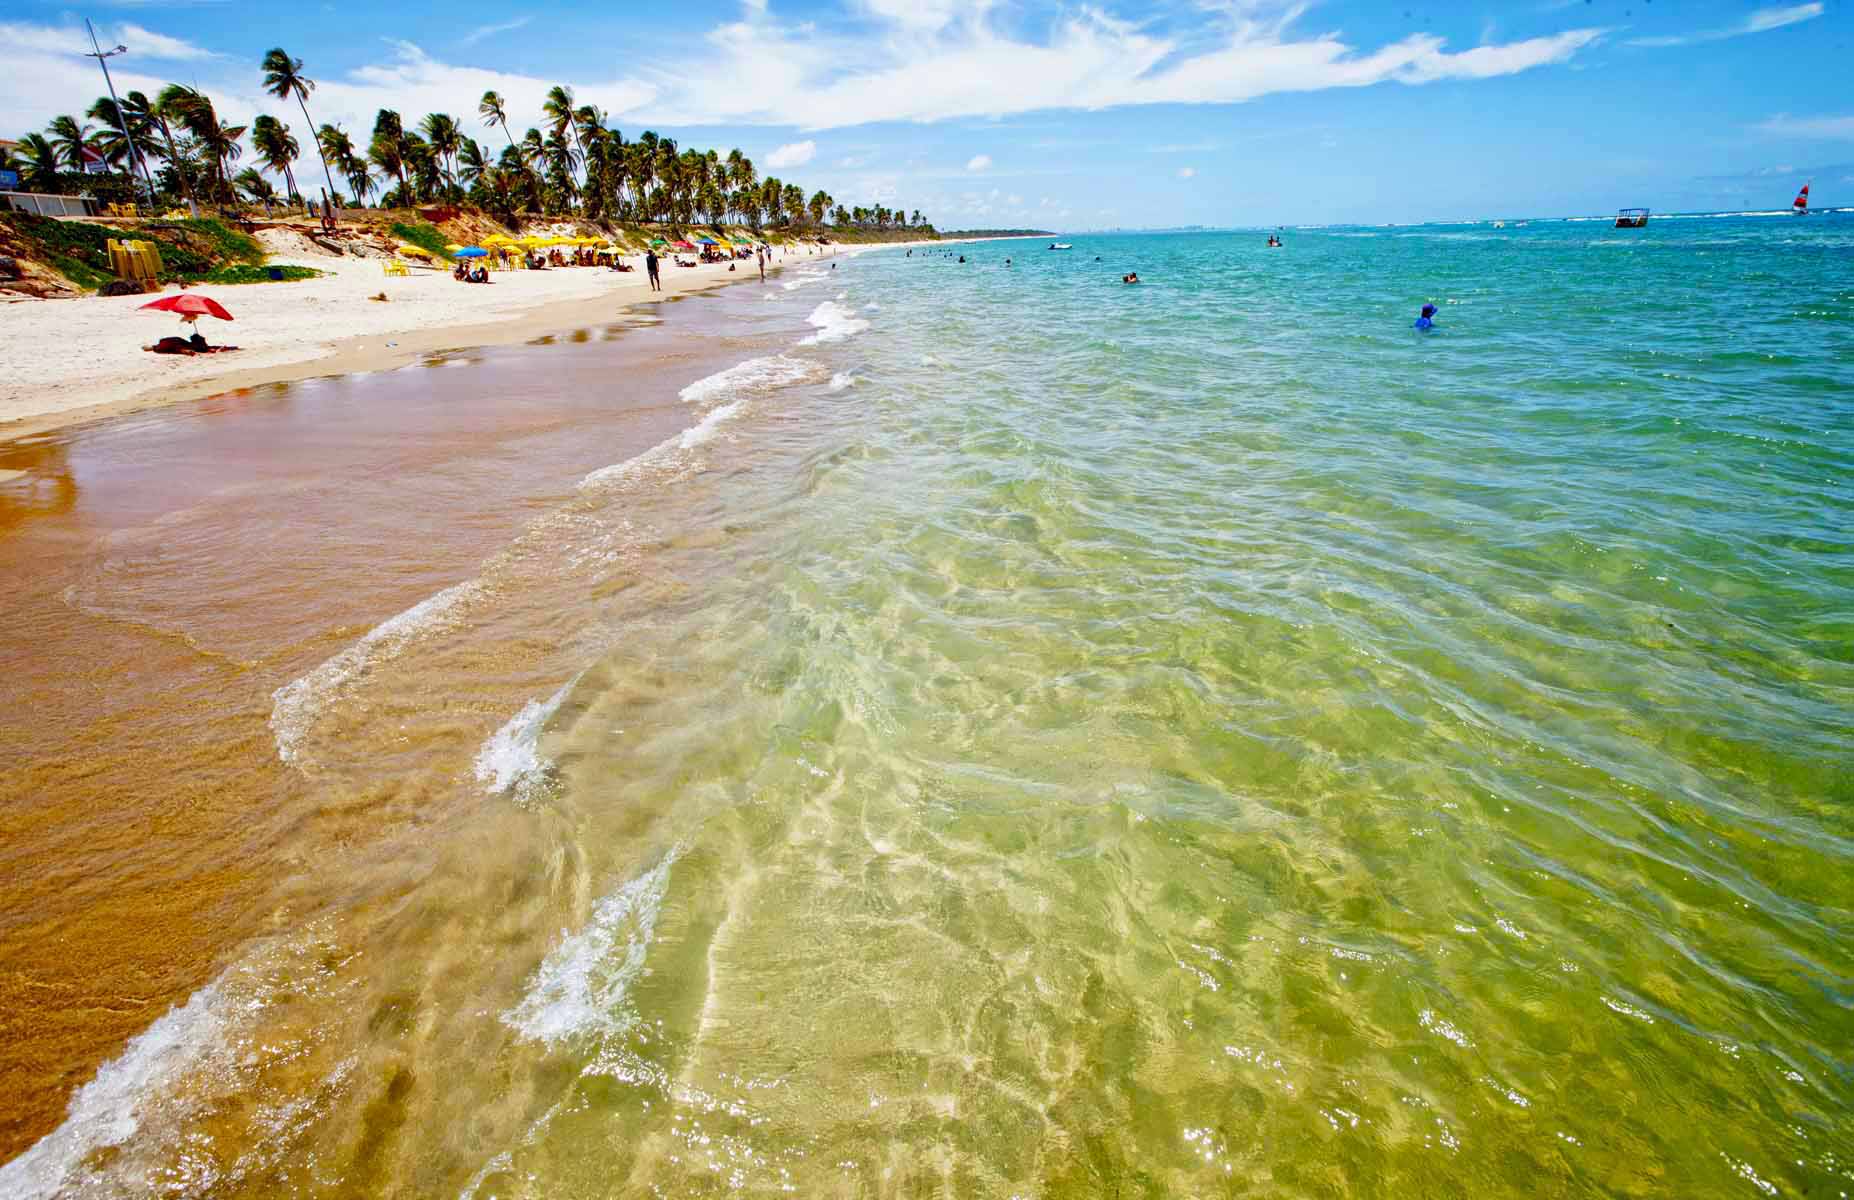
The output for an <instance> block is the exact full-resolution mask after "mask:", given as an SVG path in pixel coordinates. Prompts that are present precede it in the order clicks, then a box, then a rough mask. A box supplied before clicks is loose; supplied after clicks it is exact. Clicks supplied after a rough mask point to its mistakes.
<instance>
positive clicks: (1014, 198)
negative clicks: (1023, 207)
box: [1004, 195, 1024, 205]
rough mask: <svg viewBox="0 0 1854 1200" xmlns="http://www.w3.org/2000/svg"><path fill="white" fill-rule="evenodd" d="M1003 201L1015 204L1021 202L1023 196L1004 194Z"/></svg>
mask: <svg viewBox="0 0 1854 1200" xmlns="http://www.w3.org/2000/svg"><path fill="white" fill-rule="evenodd" d="M1004 202H1005V203H1006V204H1012V205H1017V204H1022V203H1023V202H1024V198H1023V197H1022V196H1017V195H1011V196H1006V197H1005V198H1004Z"/></svg>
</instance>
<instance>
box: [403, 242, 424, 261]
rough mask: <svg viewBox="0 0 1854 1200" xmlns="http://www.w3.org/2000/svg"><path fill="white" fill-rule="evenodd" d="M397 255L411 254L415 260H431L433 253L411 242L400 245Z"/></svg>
mask: <svg viewBox="0 0 1854 1200" xmlns="http://www.w3.org/2000/svg"><path fill="white" fill-rule="evenodd" d="M397 253H399V254H409V255H411V256H412V257H414V258H430V257H431V251H429V250H427V249H425V247H423V246H414V245H413V244H412V243H411V242H401V243H399V248H398V251H397Z"/></svg>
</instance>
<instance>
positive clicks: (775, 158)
mask: <svg viewBox="0 0 1854 1200" xmlns="http://www.w3.org/2000/svg"><path fill="white" fill-rule="evenodd" d="M817 153H818V144H817V143H816V142H814V141H810V140H809V139H807V140H805V141H802V142H787V143H786V144H785V145H783V146H781V147H779V148H778V149H777V150H774V151H773V152H772V153H771V154H768V155H767V156H766V165H767V166H769V167H771V168H773V169H774V170H776V171H783V170H785V169H786V168H787V167H802V166H804V165H805V164H806V163H808V162H810V161H811V160H812V159H814V158H816V157H817Z"/></svg>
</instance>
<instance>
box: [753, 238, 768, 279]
mask: <svg viewBox="0 0 1854 1200" xmlns="http://www.w3.org/2000/svg"><path fill="white" fill-rule="evenodd" d="M753 257H754V258H756V259H758V260H759V263H760V282H761V283H765V282H766V248H765V247H764V246H762V247H760V248H759V249H758V250H755V251H754V252H753Z"/></svg>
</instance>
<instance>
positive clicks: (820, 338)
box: [798, 300, 869, 346]
mask: <svg viewBox="0 0 1854 1200" xmlns="http://www.w3.org/2000/svg"><path fill="white" fill-rule="evenodd" d="M805 320H806V321H807V322H808V323H809V324H811V325H812V326H814V327H815V328H816V329H817V332H816V333H814V334H812V335H811V336H810V337H807V338H804V339H802V340H801V341H800V342H799V343H798V344H799V345H801V346H816V345H819V344H821V343H824V342H841V341H843V340H844V339H845V338H851V337H855V336H856V335H857V334H859V333H861V332H862V331H863V330H865V329H867V328H869V322H868V321H866V320H864V319H863V318H861V317H859V316H856V315H855V314H853V313H852V312H850V310H849V309H847V308H845V307H843V306H842V305H841V304H838V303H837V302H836V301H835V300H826V301H825V302H824V303H822V304H820V305H818V306H817V307H816V308H814V309H812V310H811V315H810V316H809V317H806V318H805Z"/></svg>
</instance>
